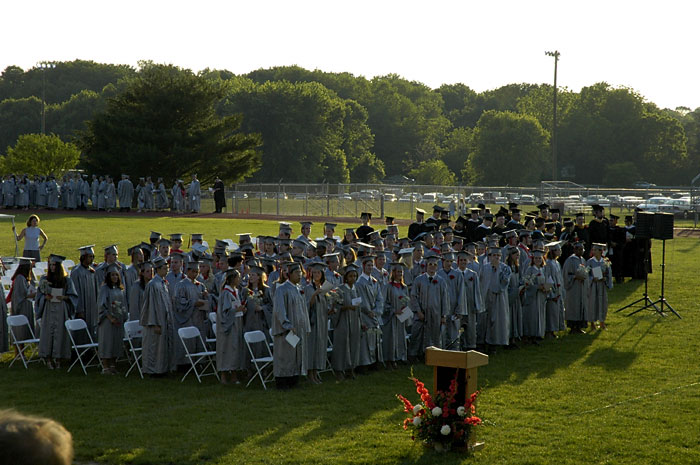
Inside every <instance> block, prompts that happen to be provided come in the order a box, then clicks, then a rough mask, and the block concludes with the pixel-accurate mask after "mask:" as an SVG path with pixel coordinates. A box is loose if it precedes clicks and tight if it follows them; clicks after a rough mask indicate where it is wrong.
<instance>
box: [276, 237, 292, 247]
mask: <svg viewBox="0 0 700 465" xmlns="http://www.w3.org/2000/svg"><path fill="white" fill-rule="evenodd" d="M277 244H279V245H286V246H287V247H291V246H292V240H291V239H277Z"/></svg>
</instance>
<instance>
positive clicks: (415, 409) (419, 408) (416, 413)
mask: <svg viewBox="0 0 700 465" xmlns="http://www.w3.org/2000/svg"><path fill="white" fill-rule="evenodd" d="M421 410H423V407H421V406H420V404H416V405H414V406H413V414H414V415H418V412H420V411H421Z"/></svg>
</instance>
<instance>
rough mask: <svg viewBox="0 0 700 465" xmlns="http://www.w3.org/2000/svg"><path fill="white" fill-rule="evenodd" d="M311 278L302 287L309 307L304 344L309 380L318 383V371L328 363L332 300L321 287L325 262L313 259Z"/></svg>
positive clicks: (319, 381) (324, 277)
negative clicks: (306, 342) (307, 330)
mask: <svg viewBox="0 0 700 465" xmlns="http://www.w3.org/2000/svg"><path fill="white" fill-rule="evenodd" d="M309 268H310V269H311V280H310V282H309V284H307V285H306V287H305V288H304V298H305V299H306V302H307V305H308V309H309V323H310V327H311V332H310V333H309V338H308V344H307V345H306V347H307V351H308V359H309V381H311V382H312V383H314V384H320V383H321V382H322V381H321V378H320V376H319V374H318V373H319V372H320V371H321V370H323V369H325V368H326V365H327V363H328V318H329V316H330V315H332V312H333V310H332V302H331V300H330V297H329V296H328V293H327V292H324V290H323V289H322V287H323V285H324V283H325V282H326V276H325V270H326V264H325V263H323V262H322V261H314V262H312V263H311V264H310V265H309Z"/></svg>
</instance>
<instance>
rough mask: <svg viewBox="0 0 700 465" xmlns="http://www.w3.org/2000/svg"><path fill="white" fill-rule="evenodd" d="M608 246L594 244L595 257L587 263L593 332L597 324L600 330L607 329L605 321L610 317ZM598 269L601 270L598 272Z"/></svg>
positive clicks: (589, 307)
mask: <svg viewBox="0 0 700 465" xmlns="http://www.w3.org/2000/svg"><path fill="white" fill-rule="evenodd" d="M606 247H607V246H606V244H599V243H596V242H594V243H593V244H592V253H593V256H592V257H591V258H589V259H588V262H587V263H586V264H587V265H588V267H589V268H590V270H591V271H590V275H589V278H590V280H591V281H590V282H591V288H590V295H589V300H588V318H587V320H588V321H590V322H591V330H594V329H596V322H598V323H599V324H600V329H605V328H606V326H605V319H606V318H607V316H608V289H612V287H613V280H612V268H611V266H610V260H608V259H607V258H606V257H604V256H603V252H604V251H605V248H606ZM596 269H598V270H600V271H597V270H596Z"/></svg>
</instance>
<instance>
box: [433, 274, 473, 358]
mask: <svg viewBox="0 0 700 465" xmlns="http://www.w3.org/2000/svg"><path fill="white" fill-rule="evenodd" d="M438 274H439V275H440V277H441V278H442V279H444V280H445V282H446V283H447V291H448V292H449V294H450V316H449V317H447V321H446V322H445V334H444V340H443V347H445V348H447V346H448V344H451V343H452V342H453V341H454V343H453V344H452V345H451V346H450V347H449V348H450V349H451V350H460V342H459V328H460V327H461V326H462V315H465V316H466V315H467V310H466V299H467V296H466V289H465V286H464V275H463V274H462V272H461V271H460V270H458V269H456V268H453V269H451V270H450V271H449V272H446V271H445V270H444V268H443V269H441V270H439V271H438Z"/></svg>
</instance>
